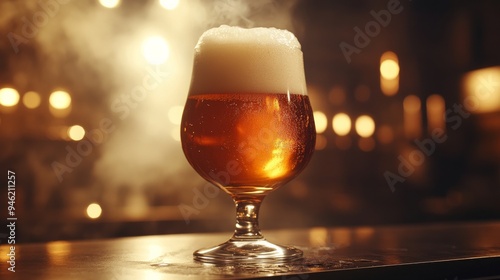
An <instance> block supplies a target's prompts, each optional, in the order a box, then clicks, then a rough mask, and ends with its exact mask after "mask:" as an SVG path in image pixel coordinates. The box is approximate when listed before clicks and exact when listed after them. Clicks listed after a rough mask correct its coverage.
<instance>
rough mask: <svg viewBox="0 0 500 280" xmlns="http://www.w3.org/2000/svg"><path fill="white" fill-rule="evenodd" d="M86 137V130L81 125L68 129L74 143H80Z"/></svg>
mask: <svg viewBox="0 0 500 280" xmlns="http://www.w3.org/2000/svg"><path fill="white" fill-rule="evenodd" d="M84 136H85V129H84V128H83V127H82V126H80V125H73V126H71V127H70V128H68V137H69V138H70V139H71V140H73V141H80V140H82V139H83V137H84Z"/></svg>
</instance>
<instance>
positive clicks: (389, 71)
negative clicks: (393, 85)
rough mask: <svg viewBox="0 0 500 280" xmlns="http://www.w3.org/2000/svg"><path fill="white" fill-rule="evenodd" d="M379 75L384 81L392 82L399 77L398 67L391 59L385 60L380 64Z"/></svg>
mask: <svg viewBox="0 0 500 280" xmlns="http://www.w3.org/2000/svg"><path fill="white" fill-rule="evenodd" d="M380 75H382V77H384V78H385V79H388V80H392V79H395V78H396V77H397V76H398V75H399V65H398V63H397V62H396V61H394V60H392V59H387V60H384V61H382V63H380Z"/></svg>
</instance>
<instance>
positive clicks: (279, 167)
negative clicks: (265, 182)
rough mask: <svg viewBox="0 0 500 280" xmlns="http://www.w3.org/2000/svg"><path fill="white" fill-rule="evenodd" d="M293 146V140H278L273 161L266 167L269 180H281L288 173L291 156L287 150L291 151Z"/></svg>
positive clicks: (272, 154)
mask: <svg viewBox="0 0 500 280" xmlns="http://www.w3.org/2000/svg"><path fill="white" fill-rule="evenodd" d="M292 145H293V141H291V140H288V141H286V140H283V139H280V138H278V139H276V141H275V142H274V149H273V151H272V152H271V159H270V160H269V161H268V162H267V163H266V165H265V166H264V171H265V172H266V175H267V176H268V177H269V178H279V177H281V176H283V175H285V174H286V173H287V171H288V170H289V166H288V162H289V160H290V154H289V153H287V151H286V150H288V149H290V147H292Z"/></svg>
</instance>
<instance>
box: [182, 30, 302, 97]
mask: <svg viewBox="0 0 500 280" xmlns="http://www.w3.org/2000/svg"><path fill="white" fill-rule="evenodd" d="M204 93H292V94H303V95H305V94H307V90H306V82H305V76H304V64H303V58H302V51H301V49H300V43H299V41H298V40H297V38H296V37H295V36H294V35H293V34H292V33H291V32H289V31H287V30H280V29H276V28H262V27H259V28H251V29H246V28H240V27H230V26H220V27H218V28H213V29H210V30H208V31H206V32H205V33H203V35H202V36H201V37H200V39H199V41H198V44H197V45H196V47H195V57H194V65H193V75H192V80H191V88H190V95H195V94H204Z"/></svg>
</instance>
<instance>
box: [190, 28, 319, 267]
mask: <svg viewBox="0 0 500 280" xmlns="http://www.w3.org/2000/svg"><path fill="white" fill-rule="evenodd" d="M315 140H316V131H315V127H314V119H313V115H312V109H311V105H310V102H309V98H308V96H307V91H306V82H305V75H304V66H303V58H302V51H301V47H300V44H299V42H298V40H297V39H296V38H295V36H294V35H293V34H292V33H290V32H288V31H286V30H279V29H274V28H252V29H244V28H239V27H229V26H221V27H218V28H214V29H210V30H208V31H206V32H205V33H204V34H203V35H202V36H201V37H200V39H199V41H198V44H197V45H196V47H195V55H194V64H193V73H192V80H191V86H190V89H189V94H188V97H187V101H186V104H185V107H184V112H183V116H182V123H181V141H182V149H183V151H184V154H185V156H186V158H187V160H188V161H189V163H190V164H191V166H192V167H193V168H194V169H195V170H196V171H197V173H199V174H200V175H201V176H202V177H203V178H204V179H206V180H207V181H209V182H211V183H213V184H214V185H216V186H217V187H219V188H220V189H222V190H224V191H225V192H226V193H227V194H229V195H230V196H231V197H232V198H233V200H234V202H235V204H236V229H235V232H234V235H233V236H232V238H231V239H230V240H229V241H227V242H225V243H223V244H220V245H218V246H215V247H213V248H208V249H201V250H198V251H196V252H194V259H195V260H197V261H201V262H208V263H215V264H236V263H261V262H269V263H283V262H288V261H293V260H296V259H300V258H301V257H302V252H301V251H300V250H298V249H296V248H293V247H288V246H279V245H275V244H272V243H270V242H268V241H267V240H266V239H265V238H264V237H263V236H262V234H261V232H260V229H259V223H258V215H259V208H260V205H261V202H262V200H263V199H264V198H265V197H266V195H267V194H269V193H270V192H272V191H273V190H275V189H277V188H278V187H280V186H281V185H283V184H284V183H286V182H288V181H289V180H291V179H292V178H293V177H295V176H296V175H297V174H299V173H300V172H301V171H302V170H303V169H304V168H305V166H306V165H307V163H308V162H309V159H310V158H311V155H312V153H313V151H314V145H315Z"/></svg>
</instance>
